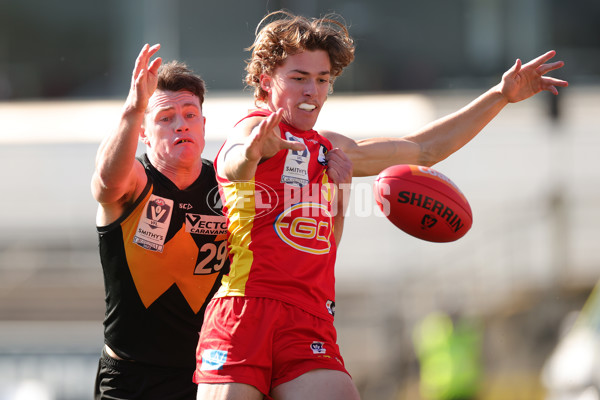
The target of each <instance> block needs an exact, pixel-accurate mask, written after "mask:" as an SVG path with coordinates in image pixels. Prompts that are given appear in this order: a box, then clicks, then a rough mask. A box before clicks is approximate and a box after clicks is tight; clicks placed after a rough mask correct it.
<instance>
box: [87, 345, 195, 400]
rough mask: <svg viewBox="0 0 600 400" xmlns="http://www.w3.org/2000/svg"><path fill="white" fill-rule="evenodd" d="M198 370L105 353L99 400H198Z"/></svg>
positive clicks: (100, 366)
mask: <svg viewBox="0 0 600 400" xmlns="http://www.w3.org/2000/svg"><path fill="white" fill-rule="evenodd" d="M193 375H194V368H168V367H158V366H153V365H148V364H141V363H137V362H135V361H125V360H115V359H114V358H112V357H111V356H109V355H108V354H107V353H106V350H104V349H103V350H102V355H101V356H100V361H99V363H98V373H97V374H96V384H95V388H94V399H95V400H133V399H140V400H141V399H143V400H154V399H156V400H196V393H197V392H198V386H197V385H196V384H195V383H194V382H193V381H192V376H193Z"/></svg>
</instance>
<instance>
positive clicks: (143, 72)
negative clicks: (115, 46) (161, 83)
mask: <svg viewBox="0 0 600 400" xmlns="http://www.w3.org/2000/svg"><path fill="white" fill-rule="evenodd" d="M158 49H160V44H155V45H154V46H152V47H150V45H148V44H145V45H144V47H142V50H141V51H140V54H139V55H138V57H137V59H136V60H135V67H134V69H133V75H132V77H131V88H130V89H129V95H128V96H127V102H126V104H127V105H128V106H129V107H133V108H134V109H137V110H140V111H142V110H143V111H145V110H146V107H147V106H148V100H149V99H150V97H151V96H152V93H154V91H155V90H156V84H157V82H158V68H159V67H160V64H161V63H162V59H161V58H160V57H158V58H156V59H154V60H152V62H150V57H152V56H153V55H154V54H155V53H156V52H157V51H158Z"/></svg>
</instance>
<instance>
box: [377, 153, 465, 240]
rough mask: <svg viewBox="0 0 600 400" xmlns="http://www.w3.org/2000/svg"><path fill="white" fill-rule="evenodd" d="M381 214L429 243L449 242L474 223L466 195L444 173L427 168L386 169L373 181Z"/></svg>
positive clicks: (403, 165) (410, 166) (399, 167)
mask: <svg viewBox="0 0 600 400" xmlns="http://www.w3.org/2000/svg"><path fill="white" fill-rule="evenodd" d="M374 191H375V200H376V201H377V204H378V205H379V208H380V209H381V211H383V213H384V215H385V216H386V217H387V218H388V219H389V220H390V221H391V222H392V223H393V224H394V225H396V226H397V227H398V228H400V229H402V230H403V231H404V232H406V233H408V234H409V235H412V236H414V237H417V238H419V239H422V240H427V241H430V242H452V241H455V240H457V239H460V238H461V237H463V236H464V235H465V234H466V233H467V232H468V231H469V229H471V225H472V224H473V214H472V212H471V206H470V205H469V202H468V201H467V198H466V197H465V196H464V194H463V193H462V192H461V190H460V189H459V188H458V186H456V185H455V184H454V182H452V181H451V180H450V179H449V178H448V177H447V176H445V175H444V174H442V173H441V172H439V171H436V170H434V169H432V168H429V167H423V166H419V165H409V164H400V165H394V166H392V167H389V168H386V169H385V170H383V171H381V173H380V174H379V175H378V176H377V178H376V180H375V184H374Z"/></svg>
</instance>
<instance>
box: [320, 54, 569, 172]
mask: <svg viewBox="0 0 600 400" xmlns="http://www.w3.org/2000/svg"><path fill="white" fill-rule="evenodd" d="M555 54H556V52H555V51H549V52H547V53H546V54H543V55H541V56H540V57H538V58H536V59H534V60H532V61H530V62H529V63H527V64H525V65H522V64H521V61H520V60H517V61H516V62H515V64H514V65H513V66H512V68H510V69H509V70H508V71H506V72H505V73H504V75H503V76H502V81H501V82H500V83H499V84H498V85H496V86H494V87H492V88H491V89H490V90H488V91H487V92H485V93H484V94H482V95H481V96H479V97H478V98H477V99H475V100H474V101H472V102H471V103H470V104H468V105H467V106H465V107H463V108H461V109H460V110H458V111H456V112H454V113H452V114H450V115H447V116H445V117H443V118H440V119H438V120H436V121H434V122H432V123H430V124H428V125H426V126H424V127H423V128H422V129H420V130H418V131H417V132H415V133H413V134H411V135H408V136H406V137H403V138H372V139H365V140H360V141H354V140H351V139H349V138H347V137H344V136H342V135H339V134H336V133H333V132H324V133H323V134H324V135H325V136H327V137H328V138H329V139H330V140H331V141H332V143H333V144H334V146H337V147H340V148H341V149H342V150H344V151H345V152H346V154H347V155H348V156H349V157H350V159H351V160H352V163H353V165H354V176H369V175H376V174H378V173H379V172H381V171H382V170H383V169H385V168H387V167H389V166H391V165H396V164H418V165H426V166H431V165H434V164H436V163H438V162H439V161H442V160H443V159H445V158H446V157H448V156H450V155H451V154H452V153H454V152H455V151H457V150H458V149H460V148H461V147H463V146H464V145H465V144H467V143H468V142H469V141H470V140H471V139H473V138H474V137H475V136H476V135H477V134H478V133H479V132H480V131H481V130H482V129H483V128H484V127H485V126H486V125H487V124H488V123H489V122H490V121H491V120H492V119H493V118H494V117H495V116H496V115H498V113H499V112H500V111H501V110H502V109H503V108H504V107H505V106H506V105H507V104H508V103H516V102H519V101H522V100H525V99H527V98H529V97H532V96H534V95H535V94H537V93H539V92H541V91H543V90H548V91H550V92H552V93H553V94H558V91H557V89H556V87H557V86H559V87H565V86H567V85H568V83H567V82H566V81H563V80H560V79H555V78H551V77H547V76H544V75H545V74H546V73H547V72H549V71H553V70H555V69H558V68H561V67H562V66H563V65H564V63H563V62H562V61H557V62H553V63H547V64H546V61H548V60H550V59H551V58H552V57H554V55H555Z"/></svg>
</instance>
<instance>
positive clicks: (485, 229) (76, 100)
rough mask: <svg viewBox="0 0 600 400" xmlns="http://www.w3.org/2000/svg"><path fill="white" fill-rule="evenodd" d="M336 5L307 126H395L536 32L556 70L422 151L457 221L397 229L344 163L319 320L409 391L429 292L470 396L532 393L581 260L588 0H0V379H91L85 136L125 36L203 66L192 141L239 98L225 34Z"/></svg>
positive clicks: (586, 268) (381, 129) (213, 134)
mask: <svg viewBox="0 0 600 400" xmlns="http://www.w3.org/2000/svg"><path fill="white" fill-rule="evenodd" d="M279 8H286V9H289V10H291V11H293V12H296V13H301V14H305V15H307V16H319V15H322V14H325V13H328V12H332V11H333V12H336V13H338V14H340V15H342V16H343V17H344V18H345V19H346V21H347V23H348V24H349V25H350V31H351V34H352V35H353V36H354V38H355V39H356V43H357V53H356V61H355V62H354V63H353V65H352V66H351V67H350V68H349V69H348V70H347V71H346V72H345V74H344V75H343V76H342V77H341V78H340V79H339V80H338V81H337V82H336V87H335V94H334V95H333V96H331V98H330V100H329V101H328V105H327V106H326V109H325V112H324V114H323V115H322V118H321V119H320V122H319V124H320V126H323V127H333V128H335V129H336V130H339V131H340V132H343V133H346V134H348V135H351V136H354V137H357V138H359V137H364V136H372V135H403V134H406V133H408V132H410V131H411V130H413V129H415V128H417V127H419V126H421V125H423V124H425V123H427V122H429V121H431V120H433V119H435V118H437V117H439V116H442V115H445V114H447V113H449V112H451V111H454V110H456V109H458V108H459V107H461V106H463V105H465V104H467V103H468V102H469V101H470V100H471V99H473V98H474V97H476V96H477V95H479V94H480V93H481V92H482V91H484V90H486V89H487V88H488V87H490V86H491V85H493V84H495V83H496V82H498V80H499V79H500V76H501V74H502V73H503V72H504V71H505V70H506V69H508V68H509V67H510V66H511V65H512V63H513V62H514V60H515V59H516V58H521V59H522V60H524V61H527V60H529V59H531V58H533V57H535V56H537V55H539V54H541V53H543V52H544V51H546V50H549V49H555V50H557V51H558V57H557V59H561V60H564V61H566V63H567V65H566V67H565V68H564V69H563V70H560V71H557V72H556V73H554V74H553V76H556V77H559V78H566V79H568V80H569V82H570V84H571V86H570V87H569V88H567V89H563V90H561V91H560V92H561V94H560V95H559V97H553V96H551V95H549V94H547V93H543V94H541V95H539V96H537V97H536V98H534V99H531V100H529V101H527V102H525V103H521V104H518V105H510V106H508V107H507V108H506V109H505V110H504V111H503V113H502V114H501V115H500V116H499V117H498V118H497V119H496V120H494V121H493V122H492V123H491V124H490V125H489V126H488V127H487V128H486V129H485V131H484V133H482V134H481V135H480V136H479V137H478V138H476V139H475V140H474V141H473V142H472V143H470V144H469V145H468V146H467V147H466V148H465V149H463V150H461V151H460V152H459V153H458V154H457V155H455V156H453V157H451V158H450V159H448V160H446V161H443V162H442V163H440V164H438V165H437V166H436V167H435V168H436V169H438V170H440V171H442V172H443V173H445V174H446V175H448V176H449V177H451V178H452V179H453V180H454V181H455V183H457V184H458V185H459V186H460V187H461V189H462V190H463V192H465V194H466V195H467V197H468V198H469V200H470V202H471V206H472V209H473V213H474V224H473V228H472V230H471V231H470V232H469V233H468V234H467V236H466V237H464V238H463V239H461V240H460V241H458V242H455V243H449V244H432V243H426V242H422V241H419V240H417V239H414V238H411V237H409V236H407V235H406V234H404V233H402V232H400V231H399V230H397V229H396V228H395V227H393V226H392V225H391V224H390V223H389V222H388V221H387V220H386V219H385V218H383V217H382V216H381V215H379V214H378V213H377V210H376V208H375V207H376V206H375V202H374V200H373V197H372V193H371V183H372V179H369V178H365V179H357V180H355V182H354V194H353V196H352V202H351V205H350V210H349V211H350V215H349V218H348V220H347V225H346V228H345V233H344V239H343V241H342V245H341V248H340V255H339V257H338V265H337V276H338V284H337V290H338V299H337V302H336V303H337V312H336V325H337V328H338V333H339V342H340V345H341V347H342V354H344V356H345V358H346V361H347V364H348V368H349V370H350V372H351V373H352V374H353V377H354V379H355V381H356V383H357V385H358V387H359V389H360V391H361V394H362V397H363V398H364V399H375V400H380V399H381V400H387V399H390V400H391V399H393V400H404V399H407V400H413V399H414V400H418V399H421V398H422V396H421V394H420V392H419V381H420V360H419V359H418V358H417V356H416V354H417V352H416V351H415V345H414V341H413V339H414V338H416V337H418V335H416V333H415V332H418V331H417V327H419V326H420V325H419V324H420V322H421V321H422V320H423V319H424V318H425V317H427V316H428V315H431V313H434V312H445V313H447V314H449V315H450V316H452V317H453V318H454V319H455V321H458V320H460V318H467V319H469V320H475V321H477V324H476V326H477V329H478V335H479V338H480V340H479V341H474V342H473V343H474V345H473V346H474V347H472V348H471V350H472V351H473V352H474V353H477V352H479V353H480V355H481V357H480V361H481V363H480V364H478V366H477V367H478V372H479V374H480V377H481V379H480V381H479V382H480V390H479V394H478V397H477V398H479V399H486V400H488V399H490V400H491V399H503V400H504V399H526V400H536V399H540V400H541V399H544V398H547V396H549V394H548V388H547V387H545V386H544V384H543V383H542V381H541V379H540V373H541V370H542V367H543V365H544V362H545V360H546V359H547V358H548V357H549V356H550V354H551V352H552V350H553V348H554V347H555V346H556V344H557V342H558V340H559V339H560V337H561V334H562V333H563V332H564V330H565V327H566V326H568V321H569V319H567V320H566V322H565V317H567V316H569V315H571V314H570V312H571V311H573V310H578V309H580V308H581V306H582V305H583V303H584V301H585V299H586V298H587V296H588V295H589V293H590V292H591V290H592V288H593V286H594V284H595V283H596V281H597V279H598V270H599V266H600V251H598V244H599V240H600V239H599V238H600V228H599V222H600V207H599V206H598V204H599V203H600V185H599V182H600V170H599V169H598V168H597V159H598V153H599V152H600V137H599V135H598V133H599V131H598V126H600V112H599V110H600V91H599V89H600V25H599V24H598V22H597V21H598V20H600V3H599V2H598V1H597V0H582V1H576V2H565V1H560V0H457V1H446V0H425V1H419V2H414V1H411V2H409V1H391V0H387V1H386V0H372V1H370V2H362V1H341V0H339V1H334V0H323V1H316V0H308V1H307V0H304V1H298V0H287V1H286V0H268V1H265V0H246V1H238V2H234V1H230V0H222V1H219V2H203V1H191V0H171V1H168V2H167V1H161V0H128V1H118V0H109V1H104V2H81V1H75V0H62V1H60V2H58V3H57V2H45V1H41V0H22V1H19V2H16V1H10V0H5V1H2V2H0V120H1V121H2V129H0V165H1V166H2V168H0V179H1V181H2V182H3V187H4V188H5V189H4V190H3V193H2V196H1V197H0V400H17V399H19V400H23V399H36V400H46V399H47V400H80V399H81V400H84V399H89V398H91V393H92V386H93V380H94V376H95V370H96V365H97V359H98V356H99V352H100V349H101V347H102V318H103V313H104V292H103V280H102V273H101V268H100V264H99V260H98V254H97V244H96V233H95V228H94V218H95V210H96V205H95V203H94V201H93V199H92V197H91V194H90V191H89V181H90V177H91V174H92V171H93V165H94V164H93V163H94V157H95V152H96V148H97V146H98V144H99V141H100V140H101V138H102V137H103V136H104V134H106V132H108V131H109V130H110V129H112V128H113V127H114V125H115V124H116V121H117V118H118V115H119V110H120V106H121V104H122V102H123V100H124V98H125V96H126V93H127V90H128V87H129V80H130V74H131V69H132V67H133V62H134V60H135V57H136V55H137V53H138V51H139V49H140V47H141V46H142V45H143V44H144V43H146V42H148V43H157V42H159V43H161V44H162V49H161V50H160V56H162V57H163V58H164V59H166V60H170V59H174V58H177V59H180V60H183V61H186V62H187V63H188V64H189V65H190V66H191V67H192V68H193V69H194V70H195V71H197V72H199V73H201V74H202V75H203V77H204V78H205V80H206V81H207V84H208V89H209V93H208V96H207V99H206V103H205V115H206V116H207V149H206V157H207V158H212V157H213V156H214V155H215V154H216V151H217V149H218V147H219V145H220V144H221V143H222V141H223V139H224V137H225V135H226V133H227V130H228V128H229V126H230V125H231V124H232V123H233V121H234V120H235V118H237V117H238V116H241V115H242V113H243V112H244V111H245V110H246V109H247V108H249V107H251V106H252V100H251V93H250V92H249V91H244V86H243V83H242V78H243V73H242V70H243V66H244V63H243V60H244V59H245V58H246V57H247V53H246V52H245V51H244V48H245V47H247V46H249V45H250V44H251V42H252V39H253V33H254V28H255V26H256V24H257V23H258V21H259V20H260V19H261V17H262V16H263V15H264V14H265V13H266V12H268V11H272V10H276V9H279Z"/></svg>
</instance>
